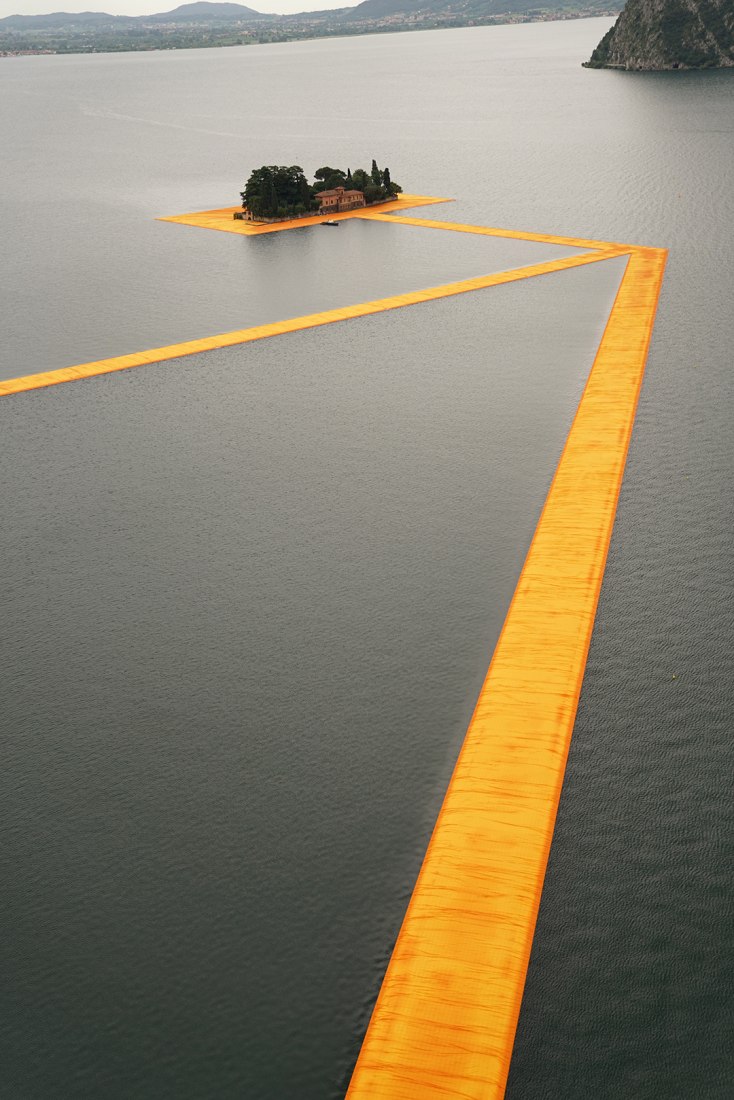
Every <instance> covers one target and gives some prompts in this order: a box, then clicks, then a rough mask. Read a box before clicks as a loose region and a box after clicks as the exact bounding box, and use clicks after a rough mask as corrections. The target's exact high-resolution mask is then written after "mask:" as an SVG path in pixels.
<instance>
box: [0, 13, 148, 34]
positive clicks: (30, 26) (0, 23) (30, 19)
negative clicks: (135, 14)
mask: <svg viewBox="0 0 734 1100" xmlns="http://www.w3.org/2000/svg"><path fill="white" fill-rule="evenodd" d="M134 21H135V20H134V18H132V17H131V16H127V15H107V14H106V13H105V12H103V11H81V12H77V13H76V14H72V13H71V12H66V11H56V12H51V13H50V14H49V15H8V16H6V17H5V19H0V27H3V28H6V29H7V30H19V31H21V30H22V31H24V30H44V29H45V28H47V27H72V26H73V27H82V26H89V27H96V26H99V25H101V24H108V23H120V22H122V23H133V22H134Z"/></svg>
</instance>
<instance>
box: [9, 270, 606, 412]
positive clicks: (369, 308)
mask: <svg viewBox="0 0 734 1100" xmlns="http://www.w3.org/2000/svg"><path fill="white" fill-rule="evenodd" d="M617 254H618V253H617V252H615V251H613V250H610V251H608V252H587V253H583V254H582V255H580V256H571V257H567V258H566V259H561V260H550V261H548V262H547V263H543V264H534V265H532V266H529V267H520V268H515V269H514V270H511V271H500V272H497V273H495V274H493V275H484V276H479V277H477V278H472V279H463V280H461V281H459V282H456V283H446V284H444V286H438V287H429V288H428V289H427V290H416V291H411V292H409V293H407V294H398V295H394V296H393V297H390V298H379V299H377V300H376V301H373V302H361V303H358V304H357V305H353V306H345V307H344V308H342V309H331V310H326V311H324V312H323V313H312V314H308V315H306V316H305V317H294V318H292V319H291V320H287V321H276V322H274V323H272V324H268V325H256V326H254V327H253V328H246V329H238V330H236V331H234V332H225V333H221V334H220V335H217V336H207V337H205V338H203V339H201V340H188V341H186V342H184V343H181V344H169V345H168V346H167V347H162V348H152V349H150V350H148V351H141V352H137V353H134V354H132V355H121V356H116V357H114V358H111V359H98V360H95V361H94V362H91V363H80V364H79V365H78V366H74V367H61V368H60V369H59V370H52V371H44V372H42V373H40V374H27V375H24V376H23V377H21V378H9V379H7V380H6V381H3V382H0V397H4V396H8V395H10V394H13V393H21V392H22V391H24V390H35V389H41V388H43V387H44V386H55V385H58V384H59V383H60V382H77V381H79V379H81V378H92V377H93V376H94V375H97V374H109V373H110V372H112V371H118V370H129V369H130V368H131V367H140V366H146V365H148V364H150V363H160V362H163V361H165V360H166V359H177V358H179V357H180V356H184V355H193V354H195V353H196V352H200V351H214V350H215V349H217V348H227V347H232V346H233V345H234V344H246V343H249V342H250V341H252V340H264V339H266V338H267V337H269V336H282V335H283V334H285V333H288V332H297V331H298V330H299V329H306V328H316V327H318V326H319V325H328V324H332V323H334V322H335V321H345V320H348V319H349V318H351V317H364V316H366V315H367V314H371V313H380V312H382V311H383V310H388V309H398V308H399V307H401V306H410V305H416V304H418V303H420V302H430V301H433V300H435V299H437V298H445V297H449V296H450V295H452V294H465V293H467V292H468V291H472V290H482V289H484V288H486V287H491V286H499V285H500V284H501V283H509V282H514V281H516V280H518V279H528V278H531V277H532V276H534V275H546V274H550V273H551V272H553V271H562V270H565V269H566V268H569V267H579V266H580V265H582V264H587V263H597V262H598V261H599V260H605V259H609V257H610V256H615V255H617Z"/></svg>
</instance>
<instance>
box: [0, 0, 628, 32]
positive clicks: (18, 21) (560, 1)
mask: <svg viewBox="0 0 734 1100" xmlns="http://www.w3.org/2000/svg"><path fill="white" fill-rule="evenodd" d="M610 6H611V7H612V8H613V9H614V10H615V11H618V10H619V6H618V5H616V6H615V3H614V0H579V2H578V7H582V8H584V9H585V10H587V11H588V12H589V14H595V13H596V12H604V13H606V12H608V11H609V8H610ZM573 8H574V4H573V0H545V3H543V4H542V6H541V3H540V0H363V2H362V3H360V4H357V5H356V6H355V7H344V8H335V9H332V10H325V11H324V10H322V11H312V12H299V13H296V14H289V15H269V14H265V13H264V12H259V11H256V10H255V9H254V8H249V7H246V6H245V5H244V4H232V3H212V2H206V0H198V2H196V3H191V4H182V5H181V6H180V7H177V8H174V9H173V11H168V12H157V13H154V14H152V15H134V16H133V15H108V14H107V13H105V12H92V11H85V12H77V13H70V12H52V13H51V14H49V15H8V16H6V17H5V18H4V19H0V30H6V31H30V32H33V31H47V30H54V29H59V30H63V29H66V28H68V29H70V30H71V29H76V28H79V29H84V28H89V29H90V30H91V29H100V28H102V27H105V26H108V27H116V28H120V29H121V30H122V29H124V28H133V27H146V26H147V27H151V26H161V25H172V24H174V25H176V24H177V25H180V26H182V27H183V26H185V25H186V24H190V25H196V24H199V25H201V24H208V23H216V24H227V23H232V24H236V23H255V22H261V21H265V20H267V21H269V22H270V23H272V24H280V23H283V24H292V23H319V22H330V23H338V22H344V23H349V24H352V23H359V22H366V23H371V22H376V21H379V20H392V19H399V17H400V16H408V17H409V16H411V15H415V14H416V13H420V14H422V15H426V16H432V15H433V14H435V15H443V16H449V17H454V16H455V17H457V18H461V19H463V20H466V21H471V20H472V19H481V18H487V17H489V18H494V17H495V16H501V15H504V14H508V15H523V14H531V15H532V14H538V13H540V12H542V13H547V14H551V13H556V12H557V13H558V14H559V15H560V16H562V15H563V13H565V12H567V11H569V10H572V9H573Z"/></svg>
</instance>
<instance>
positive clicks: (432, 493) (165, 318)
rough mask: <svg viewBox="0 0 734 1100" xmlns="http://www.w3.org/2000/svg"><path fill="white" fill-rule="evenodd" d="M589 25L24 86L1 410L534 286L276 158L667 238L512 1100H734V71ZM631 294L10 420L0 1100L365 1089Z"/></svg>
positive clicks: (216, 60) (90, 399) (511, 301)
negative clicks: (390, 977) (587, 385)
mask: <svg viewBox="0 0 734 1100" xmlns="http://www.w3.org/2000/svg"><path fill="white" fill-rule="evenodd" d="M608 25H609V21H607V20H589V21H582V22H576V23H563V24H555V25H552V24H545V25H532V26H523V27H502V28H486V29H485V28H481V29H480V28H478V29H472V30H466V31H455V32H440V33H438V32H437V33H431V34H414V35H397V36H388V37H378V38H363V39H358V40H357V39H355V40H344V41H332V42H319V43H301V44H293V45H288V46H279V47H259V48H250V49H243V50H222V51H211V52H207V51H196V52H190V53H183V52H182V53H173V54H161V55H128V56H126V57H104V56H98V57H87V58H31V59H19V60H12V61H3V62H2V64H0V140H1V141H2V148H3V157H2V160H0V184H1V187H0V219H1V222H2V239H3V245H4V248H3V265H2V268H3V274H2V276H1V278H2V283H1V284H0V290H1V291H2V296H3V322H4V323H3V329H4V331H3V347H4V349H5V350H4V358H3V363H2V366H3V373H4V375H5V376H9V375H14V374H18V373H27V372H28V371H31V370H38V369H42V368H43V367H44V366H48V365H61V364H63V363H68V362H75V361H81V360H83V359H87V358H95V357H97V356H99V355H101V354H122V353H124V352H126V351H130V350H135V349H136V348H141V347H148V346H154V345H155V344H160V343H166V342H169V341H170V340H176V339H185V338H187V337H188V336H196V335H206V334H209V333H211V332H216V331H221V330H224V329H228V328H234V327H241V326H242V325H243V324H248V323H255V322H256V321H257V320H263V319H267V318H268V317H270V316H271V314H269V313H268V312H267V311H268V310H272V311H273V314H272V315H274V316H283V315H288V314H291V315H295V314H298V313H303V312H309V311H310V310H311V309H314V308H320V304H321V303H323V305H324V306H328V305H330V304H340V303H341V302H342V301H350V300H359V299H360V298H362V297H376V296H379V295H380V294H383V293H386V292H387V291H386V289H385V287H386V283H387V280H392V283H391V284H390V285H391V286H394V287H395V288H396V289H402V288H403V287H405V288H406V289H407V288H408V287H410V286H423V285H430V284H431V283H433V282H440V281H445V280H446V279H448V278H461V277H464V276H466V275H470V274H477V273H480V272H482V271H485V270H493V269H495V270H496V269H498V267H503V266H510V265H511V266H514V265H515V263H516V261H517V256H518V255H519V253H518V252H516V251H515V250H514V246H513V247H512V249H511V250H510V251H507V252H500V251H496V250H494V251H493V249H494V248H495V246H494V245H493V244H492V243H491V242H490V243H489V244H487V243H486V242H483V241H479V240H477V239H472V238H470V237H464V236H462V237H459V236H458V235H457V236H456V237H454V236H453V235H451V234H443V233H438V232H430V231H428V230H425V231H423V230H407V229H404V227H397V226H396V227H390V226H384V227H383V226H371V225H370V226H359V227H357V226H349V229H348V230H347V229H346V228H345V227H342V228H340V230H339V232H338V233H331V235H330V234H329V233H327V232H326V231H324V230H320V229H315V230H313V231H311V232H307V231H298V233H294V234H290V235H288V236H287V237H282V238H280V237H279V238H275V239H274V240H273V242H272V244H271V241H270V239H267V238H266V239H265V241H263V240H262V239H261V240H259V241H247V240H240V239H238V238H234V237H225V236H224V235H220V234H215V233H207V232H204V231H198V230H195V229H188V228H183V227H178V226H174V225H170V224H166V223H159V222H155V221H154V220H152V219H153V218H154V217H155V215H157V214H163V213H177V212H182V211H185V210H190V209H191V210H193V209H206V208H208V207H211V206H215V205H219V204H221V203H225V202H227V201H228V199H229V196H231V195H232V193H233V191H234V192H236V191H237V190H238V189H239V187H240V186H241V184H242V182H243V179H244V176H245V175H246V173H247V170H248V168H249V167H250V166H251V165H253V164H260V163H268V162H280V161H288V162H295V163H300V164H302V165H303V166H304V168H306V170H307V171H309V172H310V171H313V169H314V168H316V167H317V165H318V164H319V163H321V162H322V161H324V160H327V161H332V162H337V163H344V164H350V165H351V166H352V167H353V166H355V165H356V164H358V163H360V162H365V161H368V160H369V159H371V157H372V156H376V157H377V158H378V159H379V160H380V161H382V162H385V163H388V164H389V165H390V167H391V170H392V172H393V176H394V177H395V178H397V179H398V180H400V181H401V182H402V183H403V185H404V186H405V187H406V189H410V190H416V191H424V192H425V193H427V194H439V195H449V196H455V197H456V198H457V199H459V200H460V201H459V202H457V204H456V205H453V206H440V207H434V208H428V209H427V210H426V212H425V213H426V214H427V215H428V216H432V217H435V218H441V219H456V220H461V221H469V222H471V221H475V222H477V223H479V224H493V225H505V226H508V227H512V228H526V229H531V230H532V229H537V230H539V231H545V232H560V233H569V234H579V235H589V236H594V237H601V238H609V239H619V240H630V241H634V242H640V243H650V244H653V245H662V246H667V247H669V248H670V249H671V258H670V264H669V268H668V272H667V275H666V282H665V286H664V293H663V298H662V301H661V308H660V312H659V316H658V323H657V326H656V332H655V339H654V343H653V348H652V353H651V357H650V362H649V366H648V372H647V376H646V382H645V386H644V389H643V394H642V400H641V406H640V412H639V415H638V422H637V427H636V433H635V436H634V439H633V445H632V451H631V456H630V462H629V465H628V470H627V476H626V479H625V484H624V487H623V493H622V500H621V504H620V510H619V515H618V521H617V526H616V528H615V535H614V540H613V545H612V552H611V555H610V560H609V566H608V572H607V577H606V581H605V586H604V590H603V593H602V601H601V605H600V611H599V616H598V621H597V627H596V630H595V634H594V639H593V643H592V651H591V656H590V662H589V668H588V671H587V676H586V680H585V683H584V691H583V695H582V704H581V708H580V712H579V717H578V720H577V727H576V731H575V735H574V742H573V745H572V750H571V756H570V760H569V770H568V778H567V783H566V787H565V790H564V796H563V801H562V807H561V813H560V817H559V824H558V830H557V835H556V842H555V844H554V848H553V851H552V855H551V865H550V870H549V875H548V879H547V884H546V890H545V893H544V898H543V903H542V907H541V916H540V921H539V926H538V933H537V936H536V940H535V948H534V953H533V959H532V963H531V971H530V975H529V981H528V988H527V993H526V998H525V1003H524V1006H523V1012H522V1016H521V1021H520V1028H519V1032H518V1043H517V1046H516V1052H515V1058H514V1061H513V1067H512V1072H511V1077H510V1085H509V1089H508V1096H510V1097H512V1098H513V1100H515V1098H516V1100H520V1098H522V1100H525V1098H535V1097H538V1098H541V1097H560V1096H563V1097H572V1098H574V1100H575V1098H578V1100H581V1098H584V1100H585V1098H586V1097H588V1096H589V1095H594V1094H596V1095H598V1096H602V1097H609V1098H610V1100H611V1098H613V1097H615V1098H616V1097H619V1096H634V1097H636V1098H637V1097H640V1098H651V1100H652V1098H655V1100H657V1098H659V1097H665V1098H668V1097H681V1098H683V1097H693V1096H695V1097H698V1096H701V1097H707V1098H708V1097H712V1098H718V1097H724V1096H728V1095H729V1087H728V1081H729V1079H730V1072H731V1053H732V1051H731V1040H730V1034H731V1029H730V1026H729V1019H728V1013H727V1004H728V1002H727V997H728V996H729V991H730V990H731V988H732V980H731V979H732V977H733V975H732V974H731V953H729V954H727V948H728V946H729V939H730V937H729V932H730V924H731V908H730V905H729V904H728V900H727V890H726V886H727V881H726V872H727V869H728V867H729V865H730V860H731V846H730V843H729V842H730V839H731V833H730V824H731V809H730V803H731V799H730V793H729V787H730V783H729V774H730V771H731V760H730V755H731V748H730V739H729V737H728V734H729V731H730V728H731V682H732V677H731V671H732V670H731V664H730V646H729V640H728V639H729V637H730V631H731V625H732V623H731V619H732V614H731V602H730V600H728V597H729V596H730V591H731V578H730V570H729V560H730V559H729V538H730V537H729V531H730V528H731V504H730V502H731V490H730V486H731V458H730V438H731V430H730V425H729V408H730V407H731V404H730V402H731V392H730V391H731V367H730V349H731V346H732V343H733V339H732V338H733V337H734V332H733V331H732V328H733V326H732V319H731V312H732V311H731V301H732V300H734V278H733V276H732V269H731V263H730V252H731V243H732V242H731V226H732V224H734V199H733V197H732V192H731V186H730V180H731V172H732V168H734V164H733V163H732V162H733V161H734V152H733V150H734V143H732V129H733V128H734V126H733V121H732V120H733V119H734V111H733V110H732V108H733V107H734V74H733V73H731V72H722V73H705V74H665V75H661V76H649V75H633V74H617V73H598V72H587V71H586V70H583V69H581V68H580V67H579V62H580V60H582V59H583V58H585V57H586V56H588V54H589V52H590V50H591V48H592V47H593V45H594V44H595V43H596V41H597V40H598V39H599V37H600V36H601V33H602V32H603V30H604V29H605V27H606V26H608ZM357 76H358V77H359V82H360V83H361V84H363V85H364V86H365V87H368V88H369V94H365V95H362V96H359V97H358V96H354V97H346V100H345V102H344V103H343V104H341V105H340V108H339V111H338V114H335V115H334V116H333V117H326V118H325V117H323V114H322V113H321V112H320V111H319V110H318V104H319V103H321V102H323V101H324V97H325V96H326V95H328V94H329V93H330V92H331V91H332V90H333V88H334V87H348V86H350V87H351V86H354V83H355V79H356V77H357ZM232 201H234V199H233V200H232ZM403 234H410V236H409V237H408V238H406V237H405V236H404V235H403ZM408 241H410V244H409V243H408ZM261 244H262V245H263V247H260V245H261ZM253 246H255V247H253ZM386 257H387V262H386ZM535 258H537V250H536V254H534V255H533V257H532V259H535ZM620 270H621V269H620V264H619V261H614V262H613V263H607V264H604V265H595V266H593V267H591V268H586V269H583V270H577V271H573V272H567V273H564V274H562V275H554V276H553V277H552V278H546V279H541V280H533V281H531V282H527V283H520V284H514V285H512V286H507V287H503V288H500V289H495V290H492V291H489V292H486V293H484V292H483V293H481V294H476V295H469V296H462V297H461V298H457V299H450V300H443V301H441V302H438V303H434V304H432V305H431V306H426V307H415V308H413V309H410V310H405V311H398V312H396V313H392V314H384V315H381V316H379V317H375V318H369V319H362V320H359V321H355V322H350V323H349V324H347V325H343V326H342V325H339V326H330V327H329V328H327V329H322V330H313V331H310V332H308V333H303V334H296V335H294V336H292V337H285V338H281V339H279V340H274V341H266V342H264V343H261V344H258V345H252V346H250V347H248V348H242V347H240V348H233V349H230V350H228V351H224V352H220V353H214V354H209V355H205V356H198V357H194V358H189V359H183V360H180V361H177V362H172V363H168V364H160V365H157V366H155V367H152V368H150V369H147V368H141V369H139V370H136V371H132V372H129V373H125V374H118V375H113V376H108V377H106V378H103V379H93V380H89V381H87V382H84V383H76V384H74V385H72V386H61V387H57V388H54V389H49V390H45V391H38V392H36V393H32V394H25V395H20V396H18V397H15V398H12V399H10V400H7V401H3V402H1V403H0V432H1V433H2V434H1V438H2V443H3V448H2V453H3V462H4V465H3V469H4V473H5V477H4V478H3V489H2V493H3V504H2V516H3V521H4V523H3V527H4V534H3V551H2V553H3V573H4V581H5V583H4V586H3V591H2V596H0V601H2V602H1V605H0V606H1V613H2V621H3V643H4V650H5V652H4V653H3V657H2V668H3V699H4V704H3V709H4V722H3V728H4V737H3V749H4V753H5V754H6V759H5V761H4V763H3V767H2V775H3V787H4V790H3V798H2V806H3V811H2V812H3V814H4V816H5V823H4V843H3V845H2V849H1V850H2V859H3V862H4V868H3V882H4V890H3V896H2V907H3V912H4V920H3V925H4V929H3V937H2V945H3V948H2V949H3V954H4V956H5V957H4V961H3V974H4V980H3V982H2V985H1V987H0V988H1V992H0V1004H1V1010H0V1019H1V1020H2V1024H0V1045H1V1047H2V1054H1V1055H0V1064H2V1065H3V1078H4V1092H5V1094H6V1095H9V1096H11V1097H21V1098H23V1100H26V1098H32V1100H36V1098H39V1100H40V1098H44V1100H45V1098H47V1097H49V1096H54V1097H56V1096H59V1097H67V1096H68V1097H79V1096H85V1097H87V1096H88V1097H96V1096H100V1095H104V1096H109V1097H120V1098H122V1097H126V1098H127V1097H146V1098H147V1097H156V1098H158V1097H172V1098H173V1097H175V1098H178V1097H186V1098H188V1097H191V1098H199V1097H201V1098H204V1097H210V1096H221V1097H229V1096H232V1097H234V1096H238V1097H239V1096H243V1095H244V1096H248V1097H249V1096H252V1097H261V1098H263V1100H280V1098H291V1097H292V1098H294V1100H297V1098H298V1100H300V1098H304V1100H311V1098H313V1100H320V1098H324V1097H333V1098H336V1097H338V1096H340V1095H342V1093H343V1085H344V1081H345V1080H346V1078H347V1076H348V1073H349V1069H350V1066H351V1064H352V1063H353V1060H354V1058H355V1056H356V1052H357V1050H358V1047H359V1042H360V1038H361V1034H362V1031H363V1029H364V1026H365V1023H366V1020H367V1017H368V1015H369V1010H370V1006H371V1003H372V999H373V998H374V995H375V992H376V990H377V988H378V986H379V981H380V978H381V974H382V971H383V969H384V965H385V962H386V959H387V956H388V955H389V951H390V946H391V943H392V940H393V938H394V935H395V933H396V930H397V928H398V926H399V923H400V919H401V915H402V911H403V909H404V906H405V902H406V900H407V897H408V896H409V893H410V890H411V888H412V883H413V880H414V877H415V873H416V870H417V867H418V866H419V863H420V859H421V856H422V852H423V850H424V847H425V842H426V838H427V835H428V833H429V831H430V828H431V825H432V822H433V820H434V819H435V815H436V812H437V809H438V806H439V804H440V799H441V796H442V792H443V790H444V789H445V784H446V781H447V778H448V775H449V773H450V769H451V766H452V763H453V760H454V758H455V754H456V751H457V749H458V746H459V744H460V741H461V738H462V736H463V733H464V730H465V728H466V723H467V721H468V718H469V715H470V713H471V710H472V708H473V704H474V700H475V697H476V693H477V690H478V688H479V685H480V683H481V680H482V677H483V675H484V672H485V669H486V665H487V662H488V659H489V655H490V653H491V648H492V645H493V643H494V640H495V638H496V635H497V632H498V629H499V627H500V625H501V621H502V617H503V615H504V611H505V609H506V606H507V603H508V601H509V598H510V595H511V592H512V588H513V586H514V583H515V579H516V577H517V573H518V571H519V568H520V566H521V563H522V558H523V555H524V552H525V549H526V547H527V544H528V541H529V538H530V536H531V534H532V530H533V527H534V525H535V522H536V519H537V515H538V511H539V509H540V506H541V504H542V500H543V496H544V494H545V491H546V489H547V486H548V483H549V480H550V477H551V474H552V471H553V468H554V464H555V462H556V460H557V457H558V453H559V451H560V447H561V445H562V441H563V438H564V436H565V433H566V431H567V428H568V424H569V422H570V418H571V416H572V414H573V409H574V405H575V402H576V401H577V399H578V395H579V392H580V389H581V386H582V384H583V379H584V378H585V375H586V373H587V371H588V367H589V364H590V362H591V358H592V357H593V351H594V347H595V345H596V343H597V342H598V338H599V335H600V332H601V329H602V327H603V323H604V319H605V315H606V312H607V311H608V309H609V305H610V303H611V301H612V299H613V295H614V293H615V290H616V285H617V282H618V278H619V275H620ZM294 273H295V274H294ZM299 273H303V274H302V277H299ZM432 273H438V274H439V275H440V278H434V277H432ZM355 290H356V291H358V293H356V294H354V291H355ZM314 303H315V304H314ZM727 601H728V602H727ZM674 676H675V679H673V677H674Z"/></svg>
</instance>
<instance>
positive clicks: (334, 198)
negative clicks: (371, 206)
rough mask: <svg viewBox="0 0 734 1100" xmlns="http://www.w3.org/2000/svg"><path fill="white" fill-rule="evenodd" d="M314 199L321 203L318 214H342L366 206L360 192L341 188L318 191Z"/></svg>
mask: <svg viewBox="0 0 734 1100" xmlns="http://www.w3.org/2000/svg"><path fill="white" fill-rule="evenodd" d="M316 198H317V199H320V201H321V205H320V207H319V214H343V213H345V212H346V211H347V210H357V209H358V208H359V207H360V206H365V205H366V203H365V201H364V194H363V192H362V191H346V190H345V189H344V188H343V187H334V188H332V189H331V190H330V191H319V192H318V193H317V195H316Z"/></svg>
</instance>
